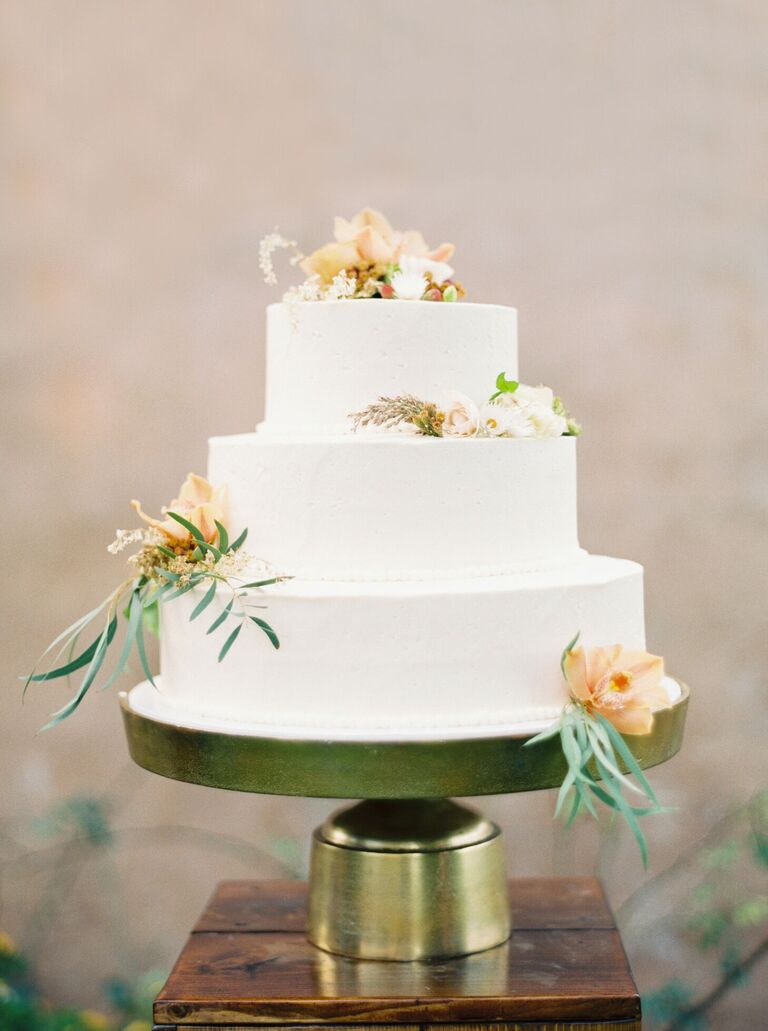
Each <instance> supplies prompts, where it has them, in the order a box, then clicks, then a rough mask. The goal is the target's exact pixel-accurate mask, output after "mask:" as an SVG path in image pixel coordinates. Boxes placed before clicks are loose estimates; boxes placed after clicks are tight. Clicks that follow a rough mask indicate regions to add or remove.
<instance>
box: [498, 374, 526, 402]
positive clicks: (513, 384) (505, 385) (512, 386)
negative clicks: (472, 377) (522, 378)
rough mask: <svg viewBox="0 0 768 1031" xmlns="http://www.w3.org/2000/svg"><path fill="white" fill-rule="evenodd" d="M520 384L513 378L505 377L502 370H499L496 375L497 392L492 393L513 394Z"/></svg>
mask: <svg viewBox="0 0 768 1031" xmlns="http://www.w3.org/2000/svg"><path fill="white" fill-rule="evenodd" d="M519 386H520V384H519V383H518V382H517V380H515V379H507V377H506V375H505V374H504V373H503V372H500V373H499V374H498V376H497V377H496V390H497V393H496V394H495V395H494V396H495V397H498V396H499V394H514V392H515V391H516V390H517V388H518V387H519Z"/></svg>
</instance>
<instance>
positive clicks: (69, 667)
mask: <svg viewBox="0 0 768 1031" xmlns="http://www.w3.org/2000/svg"><path fill="white" fill-rule="evenodd" d="M116 631H117V619H116V618H115V619H113V621H112V622H110V624H109V629H108V640H107V644H108V645H109V644H111V643H112V638H113V637H114V636H115V633H116ZM103 637H104V631H102V632H101V633H100V634H99V636H98V637H97V638H96V639H95V641H93V642H92V643H91V644H89V645H88V647H87V648H86V649H85V651H83V652H81V653H80V655H78V657H77V658H76V659H73V660H72V662H68V663H67V664H66V665H64V666H58V667H57V668H56V669H51V670H49V671H48V672H47V673H31V674H30V675H29V677H28V678H27V683H28V684H34V683H37V684H41V683H43V682H44V681H46V680H57V679H58V678H59V677H68V676H69V675H70V674H71V673H75V672H76V671H77V670H79V669H82V668H83V666H87V665H88V663H89V662H92V661H93V657H94V655H95V654H96V652H97V650H98V647H99V644H100V643H101V640H102V638H103Z"/></svg>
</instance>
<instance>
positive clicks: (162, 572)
mask: <svg viewBox="0 0 768 1031" xmlns="http://www.w3.org/2000/svg"><path fill="white" fill-rule="evenodd" d="M154 572H155V573H157V575H158V576H162V578H163V579H164V580H169V581H170V582H171V583H174V584H175V583H176V581H177V580H181V575H180V574H179V573H172V572H171V570H170V569H163V568H162V566H155V568H154Z"/></svg>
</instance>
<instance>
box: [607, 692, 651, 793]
mask: <svg viewBox="0 0 768 1031" xmlns="http://www.w3.org/2000/svg"><path fill="white" fill-rule="evenodd" d="M594 718H595V719H596V720H597V721H598V723H599V724H600V725H601V726H602V727H603V728H604V729H605V732H606V733H607V735H608V737H609V738H610V740H611V742H612V744H613V747H614V748H615V749H616V751H617V752H618V753H619V755H620V756H621V758H622V759H623V760H624V764H625V766H626V767H627V769H628V770H629V772H630V773H632V774H634V776H635V777H637V781H638V783H639V784H640V786H641V788H642V789H643V791H644V792H645V794H646V797H648V798H650V800H651V801H652V802H656V803H657V804H658V801H657V798H656V795H655V793H654V790H653V788H652V787H651V785H650V784H649V782H648V778H647V777H646V776H645V774H644V773H643V771H642V769H641V767H640V765H639V763H638V761H637V759H636V758H635V756H634V755H633V753H632V749H631V748H630V747H629V745H628V744H627V742H626V741H625V740H624V738H623V737H622V736H621V734H620V733H619V732H618V730H617V729H616V727H614V725H613V724H612V723H611V721H610V720H609V719H606V717H605V716H603V715H602V713H599V712H597V713H595V716H594Z"/></svg>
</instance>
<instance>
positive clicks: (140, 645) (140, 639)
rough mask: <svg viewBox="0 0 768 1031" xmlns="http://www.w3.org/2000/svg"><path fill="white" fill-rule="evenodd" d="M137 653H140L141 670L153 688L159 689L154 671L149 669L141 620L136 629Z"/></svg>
mask: <svg viewBox="0 0 768 1031" xmlns="http://www.w3.org/2000/svg"><path fill="white" fill-rule="evenodd" d="M136 651H137V652H138V653H139V659H140V661H141V668H142V669H143V670H144V676H145V677H146V678H147V680H148V681H149V682H150V684H151V685H152V687H157V684H156V683H155V679H154V677H153V676H152V670H151V669H150V668H149V662H148V661H147V650H146V648H145V646H144V626H143V624H142V621H141V620H139V623H138V626H137V627H136Z"/></svg>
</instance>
